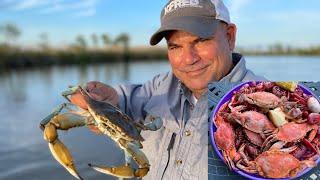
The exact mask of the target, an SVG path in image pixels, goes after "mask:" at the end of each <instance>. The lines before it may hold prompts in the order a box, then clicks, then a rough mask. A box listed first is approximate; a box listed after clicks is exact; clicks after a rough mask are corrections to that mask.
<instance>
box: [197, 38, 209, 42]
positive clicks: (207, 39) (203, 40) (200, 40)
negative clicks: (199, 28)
mask: <svg viewBox="0 0 320 180" xmlns="http://www.w3.org/2000/svg"><path fill="white" fill-rule="evenodd" d="M209 40H210V39H209V38H200V39H198V42H206V41H209Z"/></svg>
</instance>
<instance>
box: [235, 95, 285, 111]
mask: <svg viewBox="0 0 320 180" xmlns="http://www.w3.org/2000/svg"><path fill="white" fill-rule="evenodd" d="M241 98H243V99H244V100H245V101H247V102H248V103H250V104H254V105H256V106H259V107H261V108H268V109H273V108H276V107H278V106H279V104H280V102H281V100H280V98H279V97H278V96H276V95H274V94H272V93H269V92H254V93H250V94H242V96H241Z"/></svg>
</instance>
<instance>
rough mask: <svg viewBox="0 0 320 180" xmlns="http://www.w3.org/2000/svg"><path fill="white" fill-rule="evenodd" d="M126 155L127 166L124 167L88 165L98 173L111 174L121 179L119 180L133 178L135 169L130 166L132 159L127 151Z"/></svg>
mask: <svg viewBox="0 0 320 180" xmlns="http://www.w3.org/2000/svg"><path fill="white" fill-rule="evenodd" d="M124 154H125V161H126V164H125V165H122V166H118V167H106V166H99V165H93V164H88V165H89V166H90V167H92V168H93V169H94V170H96V171H99V172H101V173H104V174H109V175H112V176H117V177H119V179H122V178H132V177H134V169H133V168H131V167H130V164H131V162H132V157H131V155H130V154H128V152H127V151H124Z"/></svg>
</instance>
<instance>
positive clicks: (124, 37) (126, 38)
mask: <svg viewBox="0 0 320 180" xmlns="http://www.w3.org/2000/svg"><path fill="white" fill-rule="evenodd" d="M129 41H130V37H129V35H128V34H126V33H121V34H119V36H118V37H116V39H115V40H114V44H119V43H121V44H122V45H123V55H124V59H125V60H126V61H128V59H129Z"/></svg>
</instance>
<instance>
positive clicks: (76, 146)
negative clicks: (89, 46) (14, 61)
mask: <svg viewBox="0 0 320 180" xmlns="http://www.w3.org/2000/svg"><path fill="white" fill-rule="evenodd" d="M143 64H144V63H132V64H127V65H125V64H123V63H113V64H94V65H89V66H62V67H46V68H39V69H29V70H19V71H9V72H5V73H3V74H1V75H0V82H2V86H0V93H1V98H0V109H1V110H0V117H2V124H1V126H0V133H1V134H0V161H1V162H3V163H1V165H0V179H74V178H73V177H72V176H71V175H69V174H68V172H66V171H65V170H64V169H63V168H62V167H61V166H60V165H58V163H57V162H56V161H55V160H54V159H53V157H52V155H51V154H50V152H49V149H48V145H47V143H46V142H45V141H44V140H43V138H42V132H41V130H40V129H39V128H38V125H39V122H40V120H41V119H42V118H43V117H45V116H46V115H47V114H49V113H50V112H51V110H52V109H53V108H54V107H56V106H57V105H59V104H61V103H62V102H64V101H65V100H64V99H63V97H61V96H60V92H62V91H63V90H65V89H66V88H67V87H68V85H75V84H81V83H84V82H87V81H91V80H96V81H101V82H105V83H108V84H111V85H115V84H118V83H122V82H128V81H129V80H130V81H132V82H134V83H140V82H144V81H146V80H147V79H149V77H152V76H154V75H155V74H157V73H160V72H165V71H168V64H167V63H166V62H165V61H164V62H160V63H159V68H158V69H157V70H156V71H153V72H145V76H136V75H133V77H135V78H134V79H132V77H130V75H131V70H132V69H134V71H132V72H136V73H137V72H139V71H140V72H141V71H143V69H141V68H140V67H141V66H142V65H143ZM133 74H135V73H133ZM59 137H60V139H61V140H62V141H63V142H64V143H65V144H66V145H67V146H68V147H69V149H70V151H71V152H72V154H73V156H74V160H75V164H76V165H77V166H78V169H79V172H80V174H81V175H82V176H83V177H84V178H86V179H115V178H111V177H110V176H107V175H102V174H100V173H98V172H95V171H93V170H92V169H90V168H89V167H88V166H87V163H89V162H90V163H96V164H105V165H119V164H122V163H123V162H124V159H123V153H122V151H119V148H118V147H117V145H115V144H114V143H113V142H112V141H111V140H110V139H109V138H107V137H105V136H98V135H95V134H93V133H91V132H90V131H89V130H87V129H86V128H76V129H72V130H70V131H68V132H59ZM49 174H50V175H51V176H48V175H49Z"/></svg>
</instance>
